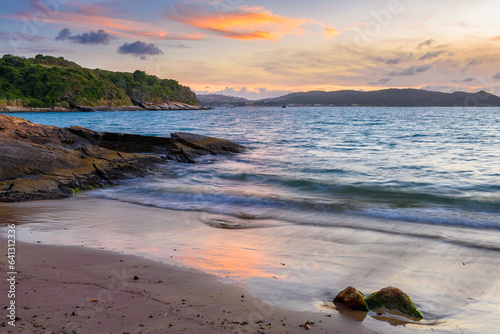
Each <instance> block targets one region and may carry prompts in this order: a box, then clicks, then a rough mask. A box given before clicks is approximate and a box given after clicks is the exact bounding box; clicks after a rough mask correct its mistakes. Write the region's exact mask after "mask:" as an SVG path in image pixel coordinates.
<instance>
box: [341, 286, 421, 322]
mask: <svg viewBox="0 0 500 334" xmlns="http://www.w3.org/2000/svg"><path fill="white" fill-rule="evenodd" d="M333 302H334V303H342V304H345V305H347V306H348V307H349V308H351V309H352V310H360V311H369V310H376V309H387V310H393V311H398V312H401V313H403V314H405V315H408V316H410V317H413V318H416V319H423V317H424V316H423V314H422V312H420V310H419V309H418V308H417V307H416V306H415V305H414V304H413V302H412V300H411V299H410V297H409V296H408V295H407V294H406V293H404V292H403V291H402V290H400V289H398V288H394V287H391V286H389V287H387V288H384V289H382V290H380V291H378V292H374V293H372V294H371V295H370V296H369V297H368V298H365V296H364V295H363V294H362V293H361V292H359V291H358V290H356V289H355V288H353V287H352V286H350V287H348V288H346V289H344V290H342V291H341V292H339V294H338V295H337V296H336V297H335V299H334V300H333Z"/></svg>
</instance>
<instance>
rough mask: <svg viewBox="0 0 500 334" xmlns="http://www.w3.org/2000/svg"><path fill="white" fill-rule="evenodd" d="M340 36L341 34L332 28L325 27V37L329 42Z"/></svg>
mask: <svg viewBox="0 0 500 334" xmlns="http://www.w3.org/2000/svg"><path fill="white" fill-rule="evenodd" d="M338 34H340V32H339V31H338V30H337V29H334V28H332V27H325V29H324V31H323V37H324V38H325V39H327V40H329V39H332V38H334V37H335V36H337V35H338Z"/></svg>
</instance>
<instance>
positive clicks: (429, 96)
mask: <svg viewBox="0 0 500 334" xmlns="http://www.w3.org/2000/svg"><path fill="white" fill-rule="evenodd" d="M256 104H259V105H282V104H305V105H314V104H321V105H330V104H334V105H352V104H358V105H362V106H380V107H458V106H466V107H467V106H471V107H472V106H500V97H498V96H496V95H493V94H490V93H487V92H484V91H480V92H477V93H465V92H455V93H441V92H431V91H426V90H421V89H385V90H379V91H372V92H360V91H353V90H342V91H336V92H322V91H312V92H306V93H292V94H288V95H285V96H281V97H277V98H273V99H264V100H260V101H257V102H256Z"/></svg>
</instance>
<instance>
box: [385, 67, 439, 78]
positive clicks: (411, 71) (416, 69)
mask: <svg viewBox="0 0 500 334" xmlns="http://www.w3.org/2000/svg"><path fill="white" fill-rule="evenodd" d="M431 68H432V66H431V65H421V66H412V67H408V68H404V69H401V70H397V71H392V72H390V73H389V76H390V77H396V76H410V75H417V74H419V73H423V72H426V71H428V70H430V69H431Z"/></svg>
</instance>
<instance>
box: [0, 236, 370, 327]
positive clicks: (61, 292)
mask: <svg viewBox="0 0 500 334" xmlns="http://www.w3.org/2000/svg"><path fill="white" fill-rule="evenodd" d="M0 247H1V248H0V249H6V248H7V243H6V239H5V238H4V237H3V236H2V237H1V238H0ZM16 247H17V251H16V252H17V254H16V261H17V268H16V269H17V270H18V274H17V277H16V300H15V301H16V316H17V317H18V318H19V319H18V320H17V321H16V322H15V323H16V326H15V327H11V326H9V325H6V329H8V330H10V332H11V333H28V332H30V333H32V332H36V331H40V330H42V331H43V332H47V333H51V332H59V331H61V332H68V333H69V332H71V331H75V332H77V333H97V332H101V333H104V332H112V333H118V332H120V333H125V332H130V333H137V332H140V333H180V332H188V333H192V332H194V331H196V332H198V333H270V334H272V333H302V332H303V331H304V330H305V329H304V328H303V327H301V326H300V325H303V324H304V323H306V322H307V321H309V322H311V323H314V325H312V326H311V327H312V329H313V331H314V332H316V333H360V334H368V333H375V332H373V331H371V330H369V329H367V328H365V327H363V326H362V325H361V323H360V322H356V321H355V320H352V319H350V318H348V317H345V316H343V315H341V314H339V313H337V312H332V313H330V314H318V313H308V312H295V311H290V310H285V309H281V308H278V307H275V306H274V305H270V304H266V303H264V302H262V301H261V300H260V299H258V298H255V297H253V296H252V295H250V294H249V293H248V291H246V290H245V289H244V288H243V287H241V286H239V285H237V284H227V283H222V282H220V281H218V280H217V278H216V277H215V276H212V275H209V274H206V273H203V272H200V271H198V270H194V269H193V268H181V267H177V266H171V265H167V264H163V263H160V262H155V261H152V260H147V259H144V258H141V257H137V256H132V255H124V254H120V253H115V252H110V251H104V250H96V249H89V248H87V247H78V246H50V245H43V244H28V243H17V246H16ZM1 266H2V267H3V268H2V269H6V266H7V263H6V261H2V262H1ZM6 271H7V270H6ZM134 276H136V277H137V278H138V279H134ZM0 286H1V289H2V291H8V286H7V283H6V281H5V280H2V284H1V285H0ZM4 300H5V299H4ZM93 300H94V301H93ZM95 300H97V301H95ZM4 324H5V323H4ZM4 324H2V326H3V325H4Z"/></svg>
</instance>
